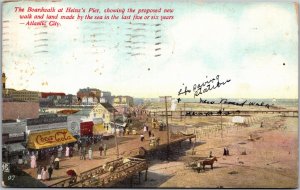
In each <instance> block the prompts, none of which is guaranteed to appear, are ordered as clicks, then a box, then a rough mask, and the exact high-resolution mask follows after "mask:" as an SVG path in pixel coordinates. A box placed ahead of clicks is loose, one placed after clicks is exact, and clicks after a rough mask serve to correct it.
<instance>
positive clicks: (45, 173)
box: [42, 167, 49, 181]
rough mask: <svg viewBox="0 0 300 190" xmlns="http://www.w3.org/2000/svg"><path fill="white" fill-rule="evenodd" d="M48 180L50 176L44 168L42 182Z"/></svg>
mask: <svg viewBox="0 0 300 190" xmlns="http://www.w3.org/2000/svg"><path fill="white" fill-rule="evenodd" d="M48 178H49V174H48V171H47V168H46V167H43V169H42V180H43V181H44V180H46V179H48Z"/></svg>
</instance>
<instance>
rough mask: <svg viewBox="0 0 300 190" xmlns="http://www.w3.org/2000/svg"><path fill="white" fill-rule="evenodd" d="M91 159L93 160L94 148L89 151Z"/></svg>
mask: <svg viewBox="0 0 300 190" xmlns="http://www.w3.org/2000/svg"><path fill="white" fill-rule="evenodd" d="M89 159H90V160H92V159H93V150H92V148H90V149H89Z"/></svg>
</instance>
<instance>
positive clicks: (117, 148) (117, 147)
mask: <svg viewBox="0 0 300 190" xmlns="http://www.w3.org/2000/svg"><path fill="white" fill-rule="evenodd" d="M113 109H114V108H113ZM113 111H114V112H113V117H114V118H113V119H114V131H115V132H114V133H115V145H116V151H117V159H118V158H119V146H118V141H117V129H116V118H115V110H113Z"/></svg>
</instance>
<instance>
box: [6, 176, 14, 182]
mask: <svg viewBox="0 0 300 190" xmlns="http://www.w3.org/2000/svg"><path fill="white" fill-rule="evenodd" d="M15 178H16V176H15V175H9V176H7V179H8V181H13V180H14V179H15Z"/></svg>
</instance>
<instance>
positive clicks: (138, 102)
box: [133, 98, 144, 105]
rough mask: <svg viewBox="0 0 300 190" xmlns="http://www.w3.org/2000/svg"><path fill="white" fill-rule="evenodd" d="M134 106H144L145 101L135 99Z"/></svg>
mask: <svg viewBox="0 0 300 190" xmlns="http://www.w3.org/2000/svg"><path fill="white" fill-rule="evenodd" d="M133 104H134V105H142V104H144V99H143V98H133Z"/></svg>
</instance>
